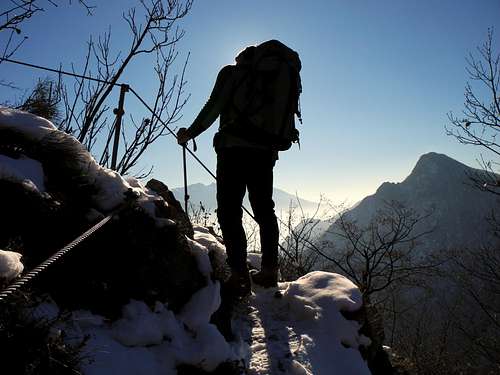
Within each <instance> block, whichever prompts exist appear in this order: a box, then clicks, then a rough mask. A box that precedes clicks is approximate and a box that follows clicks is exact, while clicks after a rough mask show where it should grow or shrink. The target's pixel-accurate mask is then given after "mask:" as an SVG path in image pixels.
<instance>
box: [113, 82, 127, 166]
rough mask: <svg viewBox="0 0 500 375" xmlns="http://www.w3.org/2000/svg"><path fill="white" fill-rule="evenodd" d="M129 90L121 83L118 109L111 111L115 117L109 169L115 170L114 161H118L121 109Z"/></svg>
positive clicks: (122, 111)
mask: <svg viewBox="0 0 500 375" xmlns="http://www.w3.org/2000/svg"><path fill="white" fill-rule="evenodd" d="M129 90H130V86H129V85H127V84H125V83H122V84H121V85H120V98H119V99H118V108H115V109H114V110H113V113H114V114H115V115H116V118H115V126H114V128H115V131H114V141H113V151H112V154H111V169H113V170H116V161H117V159H118V147H119V145H120V132H121V128H122V118H123V115H124V114H125V110H124V109H123V105H124V102H125V93H127V92H128V91H129Z"/></svg>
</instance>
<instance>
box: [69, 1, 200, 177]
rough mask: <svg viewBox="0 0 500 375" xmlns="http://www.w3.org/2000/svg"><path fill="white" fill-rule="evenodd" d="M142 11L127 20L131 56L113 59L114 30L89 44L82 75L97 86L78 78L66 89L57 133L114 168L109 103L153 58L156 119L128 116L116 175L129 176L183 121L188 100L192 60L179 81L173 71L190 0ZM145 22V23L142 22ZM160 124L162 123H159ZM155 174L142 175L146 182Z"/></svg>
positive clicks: (151, 4)
mask: <svg viewBox="0 0 500 375" xmlns="http://www.w3.org/2000/svg"><path fill="white" fill-rule="evenodd" d="M139 3H140V9H139V10H137V9H135V8H132V9H130V10H129V11H128V12H127V13H126V14H124V15H123V19H124V21H125V22H126V23H127V25H128V27H129V30H130V36H131V39H130V44H129V46H128V48H127V53H126V54H125V55H124V56H123V57H122V56H121V54H120V53H118V54H116V55H113V53H112V43H111V30H109V31H108V32H106V33H105V34H104V35H103V36H100V37H98V38H97V40H94V38H91V39H90V40H89V42H88V44H87V51H86V58H85V64H84V67H83V71H81V72H79V73H81V74H83V75H85V76H90V77H93V78H95V79H96V80H85V79H81V78H75V82H74V84H73V87H72V90H69V89H67V88H63V90H62V94H61V96H62V99H63V103H64V113H65V114H64V116H63V118H62V121H61V122H60V123H59V128H60V129H61V130H64V131H66V132H68V133H70V134H73V135H74V136H75V137H76V138H77V139H78V140H79V141H80V142H82V143H83V144H84V145H85V146H86V147H87V148H88V149H89V150H90V151H92V152H93V154H94V155H96V157H97V159H98V161H99V162H100V163H101V164H102V165H105V166H109V165H110V161H111V160H110V159H111V157H110V154H111V151H110V149H111V143H112V138H113V134H114V130H115V127H116V123H113V122H112V121H110V119H109V115H110V113H109V112H110V111H109V110H110V104H109V98H110V95H111V93H112V92H113V89H114V88H115V86H116V85H118V83H119V81H120V79H121V78H122V77H123V74H124V72H125V71H126V69H127V68H128V67H129V66H130V64H131V63H132V62H133V61H134V60H136V59H137V58H138V57H139V56H143V55H148V56H153V57H154V59H155V60H154V63H153V66H154V68H153V69H152V71H153V73H154V74H155V76H156V78H157V81H158V88H157V91H156V94H155V97H154V99H153V105H152V106H151V107H152V109H153V111H154V113H155V115H152V116H150V117H147V118H143V119H141V120H139V121H138V120H136V119H135V118H134V117H133V116H129V119H128V126H124V127H123V128H122V131H121V139H122V145H123V147H122V152H121V156H120V159H119V161H118V164H117V170H118V171H119V172H120V173H122V174H127V173H130V170H131V169H132V168H133V167H135V166H136V165H137V163H138V161H139V160H140V157H141V156H142V155H143V154H144V152H145V151H146V149H147V148H148V147H149V146H150V145H151V144H152V143H154V142H155V141H156V140H158V138H160V137H162V136H164V135H166V134H167V133H168V130H167V128H166V126H165V125H167V126H168V125H174V124H175V123H176V122H177V121H178V120H179V119H180V118H181V110H182V108H183V106H184V104H185V103H186V101H187V99H188V97H189V96H187V95H185V92H184V87H185V84H186V81H185V78H184V74H185V69H186V65H187V61H188V59H186V60H185V62H184V64H183V67H182V68H181V73H180V75H177V74H174V75H172V73H171V70H172V68H173V65H174V62H175V60H176V58H177V56H178V52H177V49H176V47H177V43H178V42H179V41H180V40H181V39H182V37H183V36H184V31H183V30H181V29H180V28H179V27H178V23H179V21H180V20H181V19H182V18H183V17H184V16H186V14H187V13H188V11H189V10H190V8H191V5H192V0H186V1H183V0H170V1H164V0H151V1H146V0H139ZM141 19H142V21H141ZM160 118H161V119H162V120H161V121H160ZM149 173H151V169H150V170H149V171H146V172H140V173H138V177H145V176H147V175H149Z"/></svg>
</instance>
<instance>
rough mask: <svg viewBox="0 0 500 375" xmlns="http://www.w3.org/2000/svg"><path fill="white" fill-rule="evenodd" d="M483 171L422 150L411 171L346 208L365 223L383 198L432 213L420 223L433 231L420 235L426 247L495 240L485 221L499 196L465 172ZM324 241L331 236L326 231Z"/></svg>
mask: <svg viewBox="0 0 500 375" xmlns="http://www.w3.org/2000/svg"><path fill="white" fill-rule="evenodd" d="M476 173H481V171H480V170H478V169H474V168H471V167H468V166H466V165H465V164H462V163H460V162H458V161H456V160H454V159H452V158H450V157H448V156H446V155H444V154H439V153H436V152H430V153H427V154H424V155H422V156H421V157H420V158H419V160H418V161H417V163H416V165H415V167H414V168H413V170H412V172H411V173H410V174H409V175H408V177H406V178H405V179H404V180H403V181H402V182H399V183H391V182H384V183H383V184H382V185H381V186H380V187H379V188H378V189H377V191H376V192H375V194H373V195H370V196H367V197H366V198H364V199H363V200H361V201H360V202H359V203H358V204H357V205H356V206H355V207H353V208H352V209H351V210H350V211H349V212H348V215H349V218H350V219H351V220H355V221H357V222H358V223H359V224H360V225H364V224H367V223H368V222H369V221H370V220H371V218H372V217H373V216H374V215H375V214H376V212H377V211H378V210H380V209H382V208H383V207H384V206H385V205H386V204H387V202H390V201H398V202H401V203H403V204H404V205H405V206H406V207H408V208H412V209H414V210H416V211H418V212H421V213H423V212H424V211H425V210H431V211H432V215H431V217H430V218H429V219H428V220H427V222H426V223H423V224H422V226H421V227H420V228H419V229H420V230H421V229H424V230H425V229H431V228H433V227H435V229H434V231H433V232H432V233H430V234H429V235H427V236H426V237H425V238H423V239H422V244H421V245H420V246H419V249H421V250H422V251H424V252H427V251H433V250H440V249H445V248H452V247H474V246H478V245H480V244H483V243H487V242H489V241H492V240H493V237H492V234H491V232H490V229H489V226H488V224H487V222H486V218H487V216H488V214H490V213H491V210H492V209H493V208H494V207H495V206H496V205H498V203H499V201H498V198H497V197H496V196H495V195H493V194H489V193H487V192H483V191H480V190H478V189H477V188H476V187H474V186H472V184H471V182H470V181H469V176H470V175H472V174H476ZM333 226H335V223H334V224H332V226H330V227H329V229H327V232H325V234H323V236H322V239H323V240H332V235H331V234H329V233H328V232H329V231H330V232H331V231H332V230H333V229H334V227H333Z"/></svg>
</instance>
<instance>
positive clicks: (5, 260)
mask: <svg viewBox="0 0 500 375" xmlns="http://www.w3.org/2000/svg"><path fill="white" fill-rule="evenodd" d="M21 257H22V255H21V254H19V253H16V252H14V251H6V250H0V285H1V284H2V282H7V283H8V282H10V281H11V280H12V279H15V278H16V277H17V276H19V275H20V274H21V272H23V269H24V265H23V264H22V263H21Z"/></svg>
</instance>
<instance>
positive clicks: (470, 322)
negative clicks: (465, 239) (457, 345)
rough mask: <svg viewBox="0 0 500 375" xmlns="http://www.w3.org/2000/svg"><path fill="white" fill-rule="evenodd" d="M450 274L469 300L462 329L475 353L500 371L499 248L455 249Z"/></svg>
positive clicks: (463, 313) (461, 322) (466, 303)
mask: <svg viewBox="0 0 500 375" xmlns="http://www.w3.org/2000/svg"><path fill="white" fill-rule="evenodd" d="M451 259H452V261H453V264H454V265H455V266H456V268H455V270H454V272H453V273H452V274H450V276H451V277H452V279H453V280H454V281H455V283H456V285H457V287H458V288H460V290H461V291H462V292H463V293H462V299H463V300H464V301H465V303H464V306H465V307H464V308H463V309H462V310H461V312H460V313H461V315H462V320H461V321H460V322H459V323H458V328H459V329H460V331H461V332H462V333H463V335H464V337H465V338H466V339H467V340H468V341H469V342H470V344H471V345H472V346H473V348H474V349H475V353H476V354H478V355H479V356H480V357H482V358H483V359H484V360H486V361H487V362H489V363H490V364H491V365H493V366H494V368H495V369H496V370H497V371H498V370H500V353H499V352H498V348H500V253H499V252H498V249H497V248H495V247H482V248H479V249H475V250H474V251H470V250H462V251H454V252H453V253H452V254H451Z"/></svg>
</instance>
